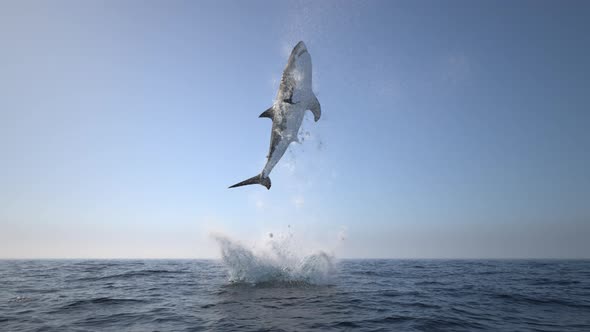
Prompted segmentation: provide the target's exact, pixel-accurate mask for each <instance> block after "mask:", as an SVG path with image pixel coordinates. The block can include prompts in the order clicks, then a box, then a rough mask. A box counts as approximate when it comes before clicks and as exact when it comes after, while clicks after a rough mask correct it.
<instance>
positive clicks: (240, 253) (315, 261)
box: [213, 233, 335, 285]
mask: <svg viewBox="0 0 590 332" xmlns="http://www.w3.org/2000/svg"><path fill="white" fill-rule="evenodd" d="M213 237H214V238H215V240H217V242H218V243H219V245H220V247H221V258H222V261H223V263H224V264H225V266H226V267H227V269H228V272H229V281H230V282H233V283H249V284H260V283H289V284H298V283H303V284H315V285H317V284H327V283H329V282H330V280H331V277H332V276H333V274H334V272H335V266H334V265H335V263H334V261H335V258H334V256H333V255H329V254H327V253H326V252H323V251H317V252H315V253H312V254H307V255H299V254H298V250H297V249H296V244H295V242H294V240H293V236H292V234H291V233H289V234H286V235H284V234H273V233H269V234H268V238H267V239H266V242H265V246H264V248H260V249H255V248H252V249H249V248H247V247H246V246H244V245H243V244H241V243H240V242H238V241H234V240H232V239H230V238H229V237H227V236H225V235H221V234H215V235H213Z"/></svg>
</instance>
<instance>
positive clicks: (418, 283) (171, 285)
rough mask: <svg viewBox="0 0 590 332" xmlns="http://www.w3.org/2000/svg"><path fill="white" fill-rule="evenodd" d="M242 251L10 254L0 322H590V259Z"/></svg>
mask: <svg viewBox="0 0 590 332" xmlns="http://www.w3.org/2000/svg"><path fill="white" fill-rule="evenodd" d="M224 254H227V252H225V253H224ZM231 254H232V255H234V256H232V257H233V258H234V261H233V262H232V261H228V260H227V257H226V256H225V255H224V259H222V260H3V261H0V330H1V331H476V330H488V331H590V261H576V260H571V261H568V260H375V259H365V260H346V259H344V260H336V259H334V258H332V257H329V256H326V257H324V258H321V257H319V256H314V257H312V259H310V260H307V261H305V262H300V265H299V266H300V267H302V268H300V269H290V268H289V267H288V266H279V265H280V264H279V265H277V264H276V262H275V263H268V262H266V263H265V262H262V261H260V260H259V261H258V262H253V261H252V259H254V260H256V259H257V258H255V257H250V256H248V253H247V252H246V253H242V254H244V255H242V256H240V255H239V254H236V253H235V252H231ZM318 257H319V258H318ZM265 264H266V265H265ZM291 267H292V266H291ZM295 270H297V271H295ZM324 272H326V273H327V274H326V273H324ZM248 278H250V279H248Z"/></svg>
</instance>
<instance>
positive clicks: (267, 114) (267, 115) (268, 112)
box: [258, 106, 275, 120]
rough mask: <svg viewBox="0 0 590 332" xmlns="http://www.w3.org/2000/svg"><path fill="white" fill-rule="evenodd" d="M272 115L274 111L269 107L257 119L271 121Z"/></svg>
mask: <svg viewBox="0 0 590 332" xmlns="http://www.w3.org/2000/svg"><path fill="white" fill-rule="evenodd" d="M274 114H275V111H274V109H273V108H272V106H271V107H270V108H269V109H267V110H266V111H264V112H262V114H260V115H259V116H258V117H259V118H269V119H271V120H272V119H273V117H274Z"/></svg>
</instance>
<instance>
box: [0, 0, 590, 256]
mask: <svg viewBox="0 0 590 332" xmlns="http://www.w3.org/2000/svg"><path fill="white" fill-rule="evenodd" d="M588 17H590V2H588V1H566V2H559V1H549V2H545V1H510V2H497V1H465V2H458V1H444V2H441V1H359V2H350V1H314V2H297V1H289V2H287V1H278V2H275V1H232V2H225V1H127V0H126V1H57V0H56V1H11V0H8V1H1V2H0V258H21V257H69V258H72V257H81V258H84V257H99V258H101V257H102V258H111V257H183V258H205V257H217V256H218V250H219V249H218V247H217V245H216V244H215V242H214V241H212V240H211V237H210V235H209V234H210V233H211V232H221V233H223V234H227V235H230V236H232V237H234V238H236V239H239V240H241V241H243V242H245V243H254V245H255V243H256V241H258V240H257V239H259V238H261V237H264V236H265V234H267V232H277V233H281V232H287V231H288V230H289V229H290V230H291V231H292V232H293V233H294V234H295V235H296V236H297V237H298V239H299V241H300V243H301V246H302V247H305V248H321V249H325V250H329V251H333V252H335V254H336V255H337V257H392V258H413V257H417V258H425V257H431V258H446V257H457V258H471V257H497V258H501V257H511V258H514V257H519V258H522V257H546V258H558V257H570V258H584V257H585V258H589V257H590V241H589V240H588V239H589V238H590V107H589V103H590V99H589V98H590V82H589V79H588V78H589V77H590V34H589V33H588V32H589V31H590V20H589V19H588ZM299 40H303V41H305V43H306V44H307V46H308V49H309V52H310V54H311V56H312V61H313V66H314V67H313V70H314V72H313V74H314V78H313V79H314V90H315V92H316V94H317V96H318V99H319V101H320V103H321V105H322V112H323V114H322V119H321V120H320V121H319V122H317V123H314V122H313V120H312V118H313V117H312V115H311V113H309V114H307V116H306V120H305V121H304V125H303V129H302V131H303V133H306V132H308V134H307V135H306V139H305V141H304V142H303V144H301V145H297V146H293V147H292V149H291V151H289V152H288V153H287V154H285V156H284V157H283V159H282V160H281V162H280V163H279V165H278V166H277V167H276V168H275V170H274V171H273V172H272V173H271V179H272V183H273V186H272V189H271V190H270V191H267V190H266V189H265V188H264V187H262V186H249V187H242V188H237V189H231V190H230V189H227V187H228V186H229V185H232V184H234V183H236V182H238V181H241V180H244V179H246V178H249V177H251V176H253V175H255V174H257V173H259V172H260V170H261V169H262V167H263V165H264V163H265V156H266V154H267V152H268V145H269V137H270V120H268V119H259V118H258V115H259V114H260V113H261V112H262V111H264V110H265V109H267V108H268V107H269V106H270V105H271V104H272V101H273V99H274V97H275V94H276V90H277V88H278V80H279V79H280V75H281V73H282V70H283V68H284V66H285V64H286V60H287V57H288V54H289V52H290V50H291V48H292V47H293V46H294V45H295V44H296V43H297V41H299ZM289 227H290V228H289Z"/></svg>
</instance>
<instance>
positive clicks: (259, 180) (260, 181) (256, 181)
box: [229, 174, 270, 189]
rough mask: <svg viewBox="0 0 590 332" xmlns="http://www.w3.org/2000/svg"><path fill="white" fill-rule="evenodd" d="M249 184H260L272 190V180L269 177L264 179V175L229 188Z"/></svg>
mask: <svg viewBox="0 0 590 332" xmlns="http://www.w3.org/2000/svg"><path fill="white" fill-rule="evenodd" d="M249 184H260V185H263V186H265V187H266V189H270V178H269V177H268V176H267V177H264V176H262V174H259V175H256V176H253V177H251V178H249V179H248V180H244V181H242V182H239V183H236V184H234V185H233V186H231V187H229V188H236V187H241V186H247V185H249Z"/></svg>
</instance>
